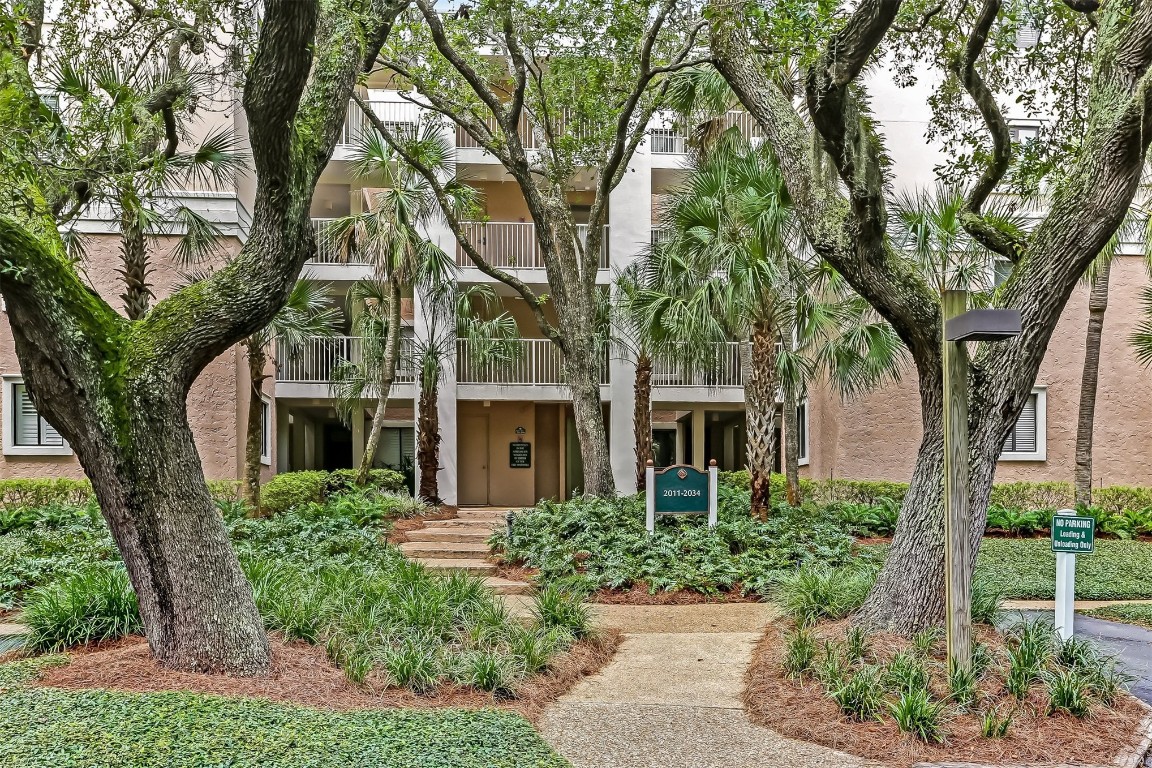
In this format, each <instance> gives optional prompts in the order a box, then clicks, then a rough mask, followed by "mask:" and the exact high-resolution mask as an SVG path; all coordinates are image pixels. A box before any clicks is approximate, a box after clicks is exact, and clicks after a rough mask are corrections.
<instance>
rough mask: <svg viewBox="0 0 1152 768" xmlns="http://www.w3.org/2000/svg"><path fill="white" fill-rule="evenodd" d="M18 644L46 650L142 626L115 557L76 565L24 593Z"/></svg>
mask: <svg viewBox="0 0 1152 768" xmlns="http://www.w3.org/2000/svg"><path fill="white" fill-rule="evenodd" d="M23 621H24V623H25V625H26V626H27V627H28V635H27V638H26V640H25V643H24V647H25V648H26V649H27V650H29V651H35V652H41V653H43V652H52V651H61V650H64V649H67V648H72V647H74V646H77V645H83V644H85V643H94V642H99V641H101V640H113V639H115V638H118V637H124V636H125V635H131V634H136V633H139V632H142V631H143V628H144V627H143V624H142V623H141V621H140V609H139V607H138V606H137V604H136V593H135V592H134V591H133V590H132V585H131V583H130V582H129V581H128V573H127V572H126V571H125V570H124V567H123V566H122V565H120V564H118V563H112V564H103V563H98V564H94V565H89V566H86V567H84V568H82V569H81V570H80V571H78V572H76V573H73V574H71V575H67V576H65V577H63V578H61V579H59V580H57V581H54V582H52V583H49V584H47V585H45V586H42V587H37V588H36V589H34V590H32V592H31V593H30V594H29V595H28V597H27V600H26V602H25V604H24V612H23Z"/></svg>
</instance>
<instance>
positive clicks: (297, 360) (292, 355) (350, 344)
mask: <svg viewBox="0 0 1152 768" xmlns="http://www.w3.org/2000/svg"><path fill="white" fill-rule="evenodd" d="M363 348H364V340H363V339H362V338H361V337H359V336H331V337H327V338H315V337H314V338H310V339H307V340H306V341H305V342H304V343H303V344H301V345H299V346H297V347H296V348H295V349H289V348H287V347H286V345H285V344H284V342H283V341H282V340H279V339H278V340H277V342H276V394H277V396H278V397H311V398H328V397H331V388H330V384H331V382H332V373H333V372H334V371H335V370H336V369H337V368H339V367H340V366H341V365H345V364H347V363H358V362H360V361H361V360H362V359H363ZM416 375H417V371H416V364H415V355H414V348H413V340H412V337H411V336H402V337H401V338H400V357H399V359H398V360H397V363H396V379H395V381H394V382H393V387H392V395H393V396H395V397H412V396H413V393H414V391H415V387H414V384H415V383H416ZM371 396H375V393H374V392H373V393H372V395H371Z"/></svg>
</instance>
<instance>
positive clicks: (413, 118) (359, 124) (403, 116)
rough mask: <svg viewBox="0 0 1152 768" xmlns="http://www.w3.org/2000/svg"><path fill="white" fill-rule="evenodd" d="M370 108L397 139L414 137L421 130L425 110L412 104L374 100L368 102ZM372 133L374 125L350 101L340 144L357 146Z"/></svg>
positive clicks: (358, 107)
mask: <svg viewBox="0 0 1152 768" xmlns="http://www.w3.org/2000/svg"><path fill="white" fill-rule="evenodd" d="M368 106H369V108H371V110H372V113H373V114H375V115H376V116H377V117H378V118H380V120H381V121H382V122H383V123H384V125H385V126H387V127H388V129H389V130H390V131H391V132H392V134H393V135H395V136H397V137H399V136H402V135H406V136H409V137H412V136H415V135H416V132H417V130H419V126H420V115H421V112H422V111H423V110H421V109H420V107H419V106H417V105H415V104H413V103H412V102H409V101H381V100H372V101H369V102H368ZM371 132H372V124H371V123H370V122H369V120H368V118H366V117H365V116H364V112H363V111H361V109H360V106H359V105H358V104H357V103H356V102H354V101H349V102H348V117H347V119H346V120H345V121H344V129H343V130H342V131H341V132H340V140H339V142H338V143H339V144H341V145H344V146H355V145H356V144H357V143H359V141H360V138H361V137H362V136H365V135H367V134H369V133H371Z"/></svg>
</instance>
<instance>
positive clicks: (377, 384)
mask: <svg viewBox="0 0 1152 768" xmlns="http://www.w3.org/2000/svg"><path fill="white" fill-rule="evenodd" d="M405 150H406V152H408V153H411V155H412V156H414V157H419V158H421V159H422V160H421V162H423V163H426V164H428V165H429V166H431V167H438V168H439V167H445V166H447V165H448V164H449V163H450V162H451V151H452V150H451V148H450V147H449V146H448V145H447V144H446V142H445V140H444V138H443V136H442V135H441V133H440V131H439V129H438V127H437V126H435V125H432V124H426V125H425V126H424V127H423V128H422V129H421V131H420V132H419V134H417V135H414V136H412V138H411V141H409V142H408V144H407V146H406V147H405ZM353 173H354V175H356V176H358V177H360V178H370V179H373V183H379V181H382V182H383V187H382V188H381V189H379V190H377V191H374V192H371V193H369V195H368V197H369V210H368V211H366V212H364V213H360V214H353V215H351V216H347V217H344V218H342V219H338V220H336V221H335V222H333V223H332V225H331V228H330V231H331V233H332V234H334V235H335V236H336V237H337V238H338V240H339V241H340V242H341V243H343V245H344V247H345V248H346V249H350V248H352V247H353V246H355V247H358V248H360V249H361V250H362V251H363V252H364V253H366V254H367V255H368V257H369V258H370V259H371V262H372V267H373V275H372V277H371V278H370V279H368V280H365V281H361V282H360V283H357V285H356V286H354V288H353V291H352V292H351V293H350V300H352V301H354V302H358V303H360V304H362V306H363V310H362V311H360V312H358V313H356V316H355V319H354V321H353V323H354V326H355V328H356V330H357V331H358V335H360V336H361V337H362V339H363V341H362V344H363V349H362V359H361V361H360V362H358V363H348V364H347V365H345V366H341V369H338V370H337V371H336V372H334V374H333V382H332V386H333V392H334V394H335V395H336V398H337V400H338V402H339V403H340V404H341V408H340V410H341V415H342V416H343V417H344V418H345V420H346V421H348V422H350V421H351V420H352V419H353V418H357V417H358V416H357V415H358V413H359V398H360V397H361V396H363V395H365V394H368V393H369V392H370V391H371V392H374V394H375V396H376V409H375V413H374V414H373V418H372V428H371V430H370V431H369V434H368V440H367V443H366V445H365V447H364V457H363V459H362V460H361V462H360V467H359V472H358V473H357V483H359V484H361V485H363V484H364V483H365V482H367V480H368V471H369V470H370V469H371V467H372V462H373V460H374V459H375V456H376V448H377V446H378V445H379V442H380V435H381V433H382V431H383V427H384V412H385V409H386V408H387V406H388V397H389V395H390V393H391V389H392V384H393V382H394V381H395V378H396V366H397V362H398V360H399V357H400V351H401V350H400V346H401V344H400V335H401V330H400V329H401V306H400V305H401V300H402V298H403V297H404V296H406V295H407V296H411V295H413V293H414V292H415V291H417V290H419V291H422V292H425V293H434V292H435V290H436V289H437V287H438V286H443V285H446V284H448V283H451V282H452V281H453V277H454V274H455V269H456V267H455V262H454V261H453V259H451V258H450V257H449V256H448V254H446V253H445V252H444V251H443V250H442V249H441V248H440V247H439V246H437V245H436V244H435V243H433V242H431V241H430V240H428V239H427V238H426V237H425V236H424V235H423V234H422V231H421V230H422V229H423V227H424V226H426V225H427V224H428V223H430V222H431V221H432V220H433V219H434V218H435V217H437V216H438V215H440V214H441V209H440V206H439V203H438V201H437V197H436V194H435V192H434V191H433V189H432V187H431V186H430V185H429V184H428V183H427V181H426V180H425V179H424V177H422V176H421V175H420V174H419V173H417V172H415V171H414V170H412V168H411V167H409V166H408V165H407V164H406V163H404V162H403V161H402V160H401V159H400V158H399V155H398V154H397V153H396V152H395V151H394V150H393V149H392V147H391V146H389V145H388V144H387V143H386V142H385V141H384V140H383V139H382V138H381V137H380V136H379V135H377V134H375V133H371V134H368V135H365V136H364V137H362V138H361V139H360V143H359V146H358V147H357V150H356V153H355V155H354V162H353ZM451 191H452V194H453V196H454V200H455V203H456V204H457V205H458V206H459V208H460V209H461V210H472V209H474V208H475V205H476V199H477V193H476V191H475V189H474V188H472V187H469V186H467V185H465V184H461V183H459V182H452V183H451ZM353 398H354V399H353Z"/></svg>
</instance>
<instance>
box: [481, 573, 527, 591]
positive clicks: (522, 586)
mask: <svg viewBox="0 0 1152 768" xmlns="http://www.w3.org/2000/svg"><path fill="white" fill-rule="evenodd" d="M484 585H485V586H486V587H488V588H489V589H491V590H492V591H493V592H495V593H496V594H498V595H526V594H528V593H529V592H531V591H532V585H531V584H529V583H528V582H526V581H513V580H512V579H502V578H500V577H499V576H488V577H487V578H485V579H484Z"/></svg>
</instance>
